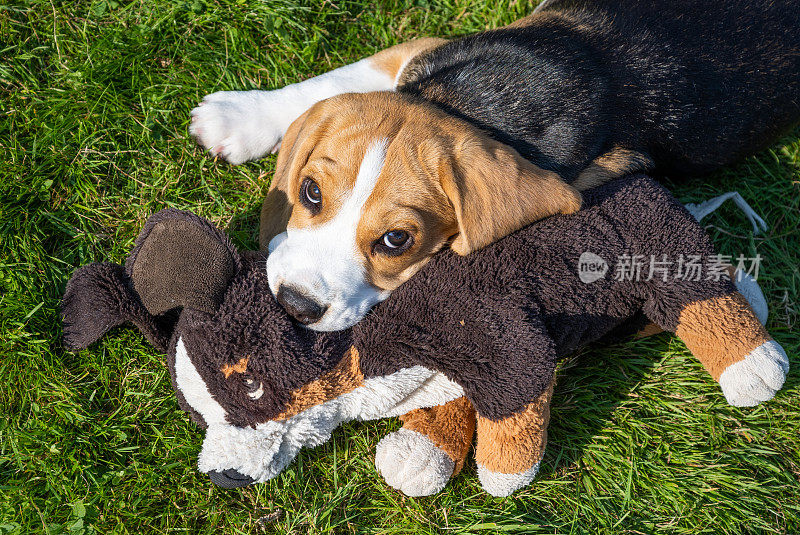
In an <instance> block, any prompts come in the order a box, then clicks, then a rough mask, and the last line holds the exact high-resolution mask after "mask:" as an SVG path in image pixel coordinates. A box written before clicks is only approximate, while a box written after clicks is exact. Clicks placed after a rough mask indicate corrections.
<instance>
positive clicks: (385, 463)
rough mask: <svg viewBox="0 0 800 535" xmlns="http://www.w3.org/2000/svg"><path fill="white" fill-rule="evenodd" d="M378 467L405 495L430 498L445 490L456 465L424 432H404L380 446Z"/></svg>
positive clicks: (382, 442)
mask: <svg viewBox="0 0 800 535" xmlns="http://www.w3.org/2000/svg"><path fill="white" fill-rule="evenodd" d="M375 467H376V468H377V469H378V472H380V474H381V475H382V476H383V479H385V480H386V482H387V483H388V484H389V485H391V486H392V487H394V488H396V489H397V490H399V491H400V492H402V493H403V494H406V495H407V496H430V495H431V494H436V493H437V492H439V491H441V490H442V489H443V488H444V486H445V485H446V484H447V482H448V481H449V480H450V476H451V475H453V469H454V468H455V463H454V462H453V460H452V459H451V458H450V457H449V456H448V455H447V454H446V453H445V452H444V451H443V450H441V449H439V448H438V447H436V445H435V444H434V443H433V442H432V441H431V439H429V438H428V437H426V436H425V435H423V434H422V433H418V432H416V431H411V430H410V429H400V430H399V431H395V432H394V433H390V434H388V435H386V436H385V437H383V439H382V440H381V441H380V442H379V443H378V446H377V447H376V448H375Z"/></svg>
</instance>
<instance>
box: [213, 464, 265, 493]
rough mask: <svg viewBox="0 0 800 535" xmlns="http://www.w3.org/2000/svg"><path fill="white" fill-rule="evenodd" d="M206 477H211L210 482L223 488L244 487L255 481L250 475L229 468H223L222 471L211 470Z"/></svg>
mask: <svg viewBox="0 0 800 535" xmlns="http://www.w3.org/2000/svg"><path fill="white" fill-rule="evenodd" d="M208 477H210V478H211V482H212V483H214V484H215V485H217V486H218V487H222V488H223V489H237V488H239V487H246V486H247V485H251V484H253V483H255V481H256V480H255V479H253V478H252V477H250V476H246V475H244V474H240V473H239V472H237V471H236V470H233V469H231V468H229V469H227V470H223V471H222V472H217V471H216V470H211V471H210V472H209V473H208Z"/></svg>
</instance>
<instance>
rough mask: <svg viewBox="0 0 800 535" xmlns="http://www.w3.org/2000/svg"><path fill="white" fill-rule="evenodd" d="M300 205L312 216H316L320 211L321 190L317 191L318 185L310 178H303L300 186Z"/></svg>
mask: <svg viewBox="0 0 800 535" xmlns="http://www.w3.org/2000/svg"><path fill="white" fill-rule="evenodd" d="M300 203H301V204H302V205H303V206H305V207H306V208H308V210H309V211H310V212H311V213H312V214H318V213H319V211H320V210H321V209H322V190H321V189H319V184H317V183H316V182H314V181H313V180H312V179H310V178H304V179H303V183H302V184H300Z"/></svg>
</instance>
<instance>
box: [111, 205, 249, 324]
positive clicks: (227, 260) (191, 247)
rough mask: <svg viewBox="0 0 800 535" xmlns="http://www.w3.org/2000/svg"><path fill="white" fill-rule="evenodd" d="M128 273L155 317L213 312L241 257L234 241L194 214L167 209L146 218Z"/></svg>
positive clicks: (221, 298)
mask: <svg viewBox="0 0 800 535" xmlns="http://www.w3.org/2000/svg"><path fill="white" fill-rule="evenodd" d="M136 243H137V245H136V248H135V249H134V250H133V252H132V253H131V255H130V256H129V257H128V261H127V262H126V265H125V267H126V272H127V274H128V276H129V277H130V279H131V281H132V283H133V287H134V289H135V290H136V293H137V294H138V295H139V298H140V300H141V302H142V304H143V305H144V306H145V307H146V308H147V310H148V311H149V312H150V313H151V314H153V315H159V314H163V313H164V312H167V311H170V310H173V309H175V308H191V309H194V310H200V311H203V312H207V313H213V312H215V311H216V310H217V308H218V307H219V305H220V304H221V303H222V300H223V297H224V295H225V291H226V290H227V288H228V284H229V283H230V280H231V279H232V278H233V276H234V275H235V274H236V273H238V272H239V270H240V269H241V257H240V255H239V253H238V252H237V251H236V249H235V248H234V247H233V245H232V244H231V242H230V239H229V238H228V237H227V236H226V235H225V234H223V233H222V232H220V231H219V230H218V229H217V228H215V227H214V226H213V225H212V224H211V223H209V222H208V221H206V220H205V219H202V218H200V217H198V216H196V215H194V214H192V213H190V212H183V211H181V210H174V209H167V210H162V211H160V212H158V213H156V214H155V215H153V216H152V217H150V219H148V220H147V223H146V224H145V228H144V229H143V230H142V232H141V234H140V235H139V238H138V239H137V240H136Z"/></svg>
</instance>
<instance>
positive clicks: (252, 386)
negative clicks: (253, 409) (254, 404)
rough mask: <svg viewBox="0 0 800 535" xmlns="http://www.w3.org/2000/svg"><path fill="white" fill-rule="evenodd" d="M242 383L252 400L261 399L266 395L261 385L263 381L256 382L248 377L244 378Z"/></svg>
mask: <svg viewBox="0 0 800 535" xmlns="http://www.w3.org/2000/svg"><path fill="white" fill-rule="evenodd" d="M242 382H243V383H244V386H245V388H246V389H247V395H248V396H250V399H253V400H255V399H259V398H260V397H261V396H263V395H264V385H263V384H261V381H256V380H255V379H253V378H252V377H249V376H247V377H244V378H242Z"/></svg>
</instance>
